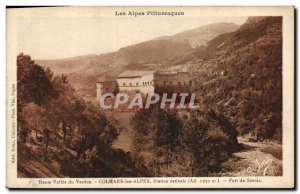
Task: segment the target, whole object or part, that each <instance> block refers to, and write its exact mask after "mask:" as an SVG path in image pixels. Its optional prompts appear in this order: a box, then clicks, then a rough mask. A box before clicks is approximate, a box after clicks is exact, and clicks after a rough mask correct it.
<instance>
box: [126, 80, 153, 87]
mask: <svg viewBox="0 0 300 194" xmlns="http://www.w3.org/2000/svg"><path fill="white" fill-rule="evenodd" d="M152 84H153V81H150V82H143V86H146V85H152ZM135 85H136V86H138V85H139V82H136V84H135ZM123 86H126V83H125V82H124V83H123ZM129 86H132V83H131V82H130V83H129Z"/></svg>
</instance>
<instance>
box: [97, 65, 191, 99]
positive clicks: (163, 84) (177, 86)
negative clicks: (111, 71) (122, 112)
mask: <svg viewBox="0 0 300 194" xmlns="http://www.w3.org/2000/svg"><path fill="white" fill-rule="evenodd" d="M191 85H192V81H191V78H190V74H189V72H181V71H167V70H165V71H124V72H123V73H121V74H119V75H118V76H117V78H116V79H115V80H112V79H110V80H101V81H99V82H97V99H98V100H99V97H100V96H101V95H102V94H104V93H115V92H129V93H130V92H141V93H143V94H148V93H153V92H156V93H163V92H190V86H191Z"/></svg>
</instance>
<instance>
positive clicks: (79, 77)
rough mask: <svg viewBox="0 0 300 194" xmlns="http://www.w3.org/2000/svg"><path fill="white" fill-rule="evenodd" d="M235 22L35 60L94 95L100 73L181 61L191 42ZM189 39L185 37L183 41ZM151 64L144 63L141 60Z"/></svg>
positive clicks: (204, 39)
mask: <svg viewBox="0 0 300 194" xmlns="http://www.w3.org/2000/svg"><path fill="white" fill-rule="evenodd" d="M237 28H238V25H236V24H232V23H217V24H211V25H206V26H203V27H199V28H196V29H194V30H188V31H186V32H182V33H180V34H176V35H174V36H168V37H160V38H158V39H154V40H150V41H146V42H142V43H139V44H135V45H131V46H127V47H123V48H121V49H120V50H119V51H116V52H112V53H106V54H100V55H96V54H91V55H84V56H77V57H71V58H67V59H59V60H36V63H37V64H39V65H42V66H46V67H50V68H51V69H52V70H53V71H54V73H55V74H65V75H67V76H68V78H69V80H70V81H71V83H72V84H73V86H74V87H75V89H76V90H77V91H78V92H79V94H81V95H87V94H92V95H95V82H96V81H97V80H98V79H99V78H101V77H102V76H104V75H106V76H110V77H115V76H116V75H117V74H119V73H120V72H122V71H124V70H125V69H135V70H137V69H147V70H156V69H160V68H162V67H168V66H172V65H177V64H180V63H182V62H184V61H182V59H185V58H186V57H187V56H189V55H190V54H191V53H192V52H193V45H194V46H195V45H199V44H205V43H206V42H207V41H209V40H210V39H212V38H214V37H216V36H217V35H219V34H221V33H225V32H228V31H233V30H235V29H237ZM186 40H188V41H186ZM149 63H151V64H153V65H152V66H145V65H143V64H149Z"/></svg>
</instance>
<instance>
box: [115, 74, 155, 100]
mask: <svg viewBox="0 0 300 194" xmlns="http://www.w3.org/2000/svg"><path fill="white" fill-rule="evenodd" d="M117 83H118V86H119V91H120V92H129V91H136V92H141V93H144V94H147V93H151V92H154V71H124V72H123V73H121V74H120V75H118V76H117Z"/></svg>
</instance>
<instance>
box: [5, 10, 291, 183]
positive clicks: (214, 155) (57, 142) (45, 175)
mask: <svg viewBox="0 0 300 194" xmlns="http://www.w3.org/2000/svg"><path fill="white" fill-rule="evenodd" d="M6 12H7V13H6V15H7V16H6V17H7V100H8V104H7V114H8V116H7V117H8V118H7V119H8V121H7V143H8V145H7V161H8V162H7V163H8V165H7V171H8V174H7V176H8V177H7V180H8V187H11V188H248V187H249V188H293V187H294V70H293V69H294V40H293V37H294V30H293V29H294V8H293V7H76V6H75V7H39V8H38V7H31V8H22V7H20V8H7V9H6Z"/></svg>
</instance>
